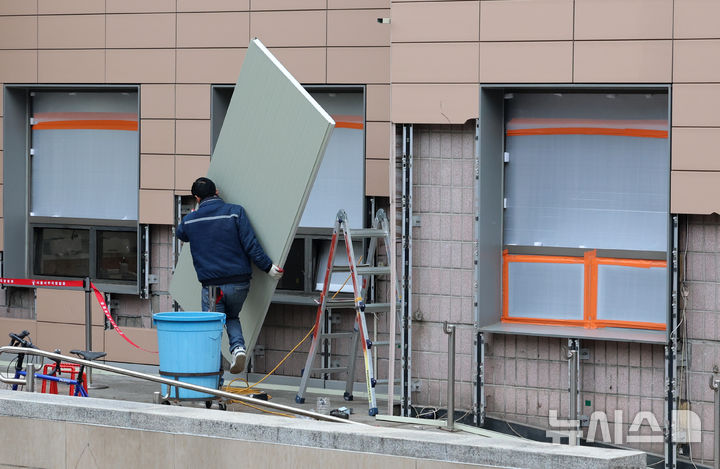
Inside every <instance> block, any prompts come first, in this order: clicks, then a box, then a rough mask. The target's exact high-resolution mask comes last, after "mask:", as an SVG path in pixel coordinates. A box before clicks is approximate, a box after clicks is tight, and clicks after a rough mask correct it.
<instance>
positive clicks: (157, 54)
mask: <svg viewBox="0 0 720 469" xmlns="http://www.w3.org/2000/svg"><path fill="white" fill-rule="evenodd" d="M105 60H106V65H105V70H106V76H107V81H108V82H109V83H173V82H174V81H175V51H174V50H172V49H109V50H107V51H106V53H105Z"/></svg>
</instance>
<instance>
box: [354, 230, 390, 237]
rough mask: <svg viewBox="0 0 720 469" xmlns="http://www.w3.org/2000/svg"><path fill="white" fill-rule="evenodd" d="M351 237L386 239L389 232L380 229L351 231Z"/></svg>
mask: <svg viewBox="0 0 720 469" xmlns="http://www.w3.org/2000/svg"><path fill="white" fill-rule="evenodd" d="M350 236H352V237H353V238H355V237H360V238H384V237H385V236H387V232H386V231H385V230H381V229H379V228H361V229H357V230H350Z"/></svg>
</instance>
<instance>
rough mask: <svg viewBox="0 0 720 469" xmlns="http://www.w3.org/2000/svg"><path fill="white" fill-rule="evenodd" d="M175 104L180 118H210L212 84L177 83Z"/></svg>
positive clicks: (176, 112) (176, 114) (177, 115)
mask: <svg viewBox="0 0 720 469" xmlns="http://www.w3.org/2000/svg"><path fill="white" fill-rule="evenodd" d="M175 106H176V109H175V116H176V117H177V118H179V119H210V85H177V86H176V87H175Z"/></svg>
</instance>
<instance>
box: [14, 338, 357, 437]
mask: <svg viewBox="0 0 720 469" xmlns="http://www.w3.org/2000/svg"><path fill="white" fill-rule="evenodd" d="M3 353H14V354H25V355H38V356H41V357H45V358H48V359H50V360H60V361H63V362H68V363H77V364H78V365H85V367H86V368H87V367H91V368H97V369H98V370H103V371H108V372H110V373H117V374H120V375H124V376H130V377H132V378H138V379H144V380H147V381H154V382H156V383H161V384H165V385H168V386H176V387H179V388H184V389H189V390H191V391H197V392H201V393H206V394H213V395H215V396H218V397H224V398H226V399H231V400H235V401H240V402H244V403H247V404H252V405H254V406H262V407H267V408H269V409H274V410H278V411H280V412H285V413H290V414H296V415H302V416H304V417H310V418H314V419H316V420H325V421H328V422H336V423H350V424H353V425H365V424H364V423H360V422H353V421H351V420H345V419H341V418H338V417H332V416H330V415H323V414H318V413H316V412H310V411H307V410H304V409H298V408H297V407H290V406H286V405H282V404H275V403H273V402H269V401H262V400H259V399H254V398H251V397H246V396H242V395H239V394H234V393H231V392H228V391H222V390H220V389H212V388H206V387H205V386H198V385H196V384H191V383H185V382H182V381H176V380H174V379H167V378H162V377H160V376H154V375H149V374H146V373H140V372H139V371H132V370H126V369H124V368H118V367H116V366H110V365H105V364H104V363H97V362H92V361H88V360H82V359H80V358H75V357H68V356H65V355H60V354H58V353H52V352H46V351H45V350H39V349H29V348H25V347H11V346H9V345H6V346H4V347H0V355H2V354H3ZM31 376H34V374H33V375H31ZM25 378H26V379H15V378H8V377H5V376H3V375H2V374H1V373H0V382H3V383H6V384H25V385H27V383H28V382H29V381H27V376H26V377H25Z"/></svg>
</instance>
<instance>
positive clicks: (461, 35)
mask: <svg viewBox="0 0 720 469" xmlns="http://www.w3.org/2000/svg"><path fill="white" fill-rule="evenodd" d="M386 16H390V15H386ZM479 18H480V7H479V4H478V2H464V1H463V2H415V3H394V4H393V6H392V22H391V23H390V24H389V25H387V24H386V25H380V26H385V27H390V28H391V29H392V41H393V42H440V41H465V42H469V41H477V40H478V39H479V38H480V22H479Z"/></svg>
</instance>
